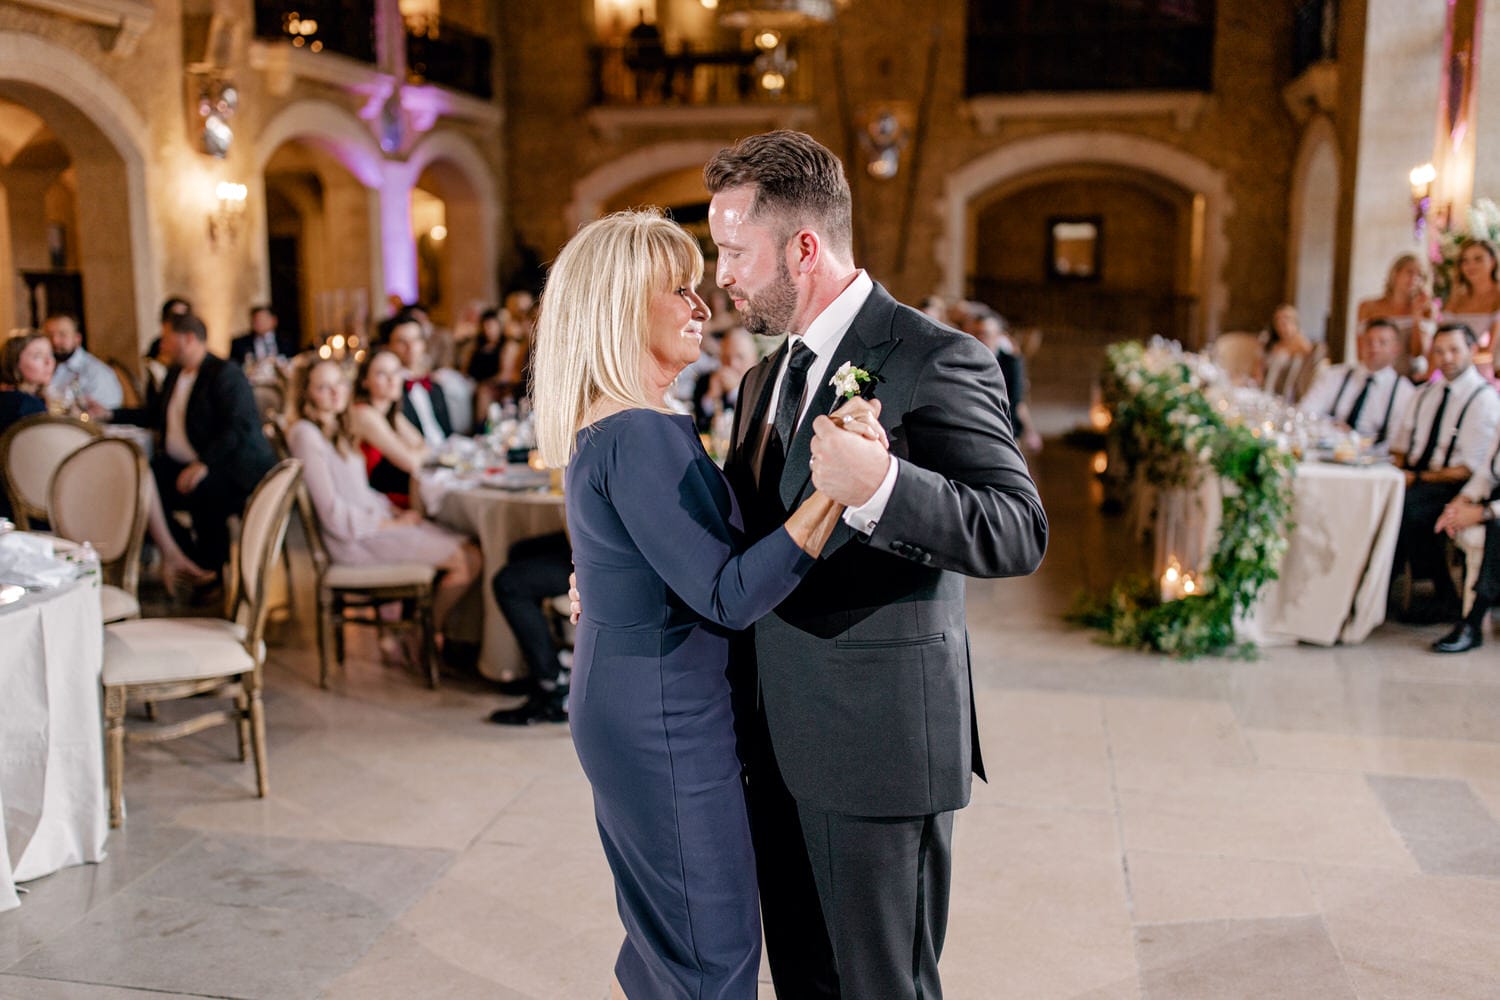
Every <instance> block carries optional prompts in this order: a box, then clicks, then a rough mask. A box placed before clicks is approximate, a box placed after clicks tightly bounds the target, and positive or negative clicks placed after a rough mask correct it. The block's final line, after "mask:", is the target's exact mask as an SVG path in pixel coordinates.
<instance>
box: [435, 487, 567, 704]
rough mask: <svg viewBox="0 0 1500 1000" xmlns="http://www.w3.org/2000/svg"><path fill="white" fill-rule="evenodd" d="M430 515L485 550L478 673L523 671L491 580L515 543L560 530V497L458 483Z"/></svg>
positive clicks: (495, 676)
mask: <svg viewBox="0 0 1500 1000" xmlns="http://www.w3.org/2000/svg"><path fill="white" fill-rule="evenodd" d="M434 499H436V498H434ZM434 518H435V520H437V521H438V522H440V523H442V524H446V525H447V526H448V527H450V528H452V529H454V530H455V531H462V532H464V533H465V534H469V535H473V536H474V537H475V538H478V539H479V548H480V550H481V551H482V552H483V553H484V571H483V575H482V576H481V577H480V584H481V586H480V590H481V591H482V593H483V597H482V603H483V625H482V634H481V639H480V650H479V672H480V673H481V674H483V675H484V676H486V677H488V678H490V679H491V680H508V679H510V678H512V677H519V676H521V675H523V674H525V673H526V667H525V665H524V664H523V663H522V661H521V650H520V647H519V646H517V645H516V637H515V635H514V634H513V633H512V632H511V630H510V626H509V625H507V624H506V623H505V617H504V616H503V615H502V614H500V606H499V605H498V604H496V603H495V592H494V589H493V588H492V587H491V586H490V581H491V580H493V579H494V577H495V574H496V573H498V572H499V571H500V567H502V566H504V565H505V561H506V559H507V557H508V556H509V553H510V547H511V546H512V545H514V544H515V543H516V542H519V541H520V540H521V539H523V538H535V537H536V536H538V535H547V534H551V533H552V532H554V531H562V530H563V528H564V523H565V521H566V513H565V511H564V508H563V498H562V497H561V496H560V495H557V494H553V493H535V492H524V493H523V492H512V491H509V490H501V489H493V488H490V487H487V486H461V487H458V488H456V489H451V490H449V491H447V492H446V493H444V494H443V495H442V497H441V499H439V500H438V503H437V511H436V514H435V515H434Z"/></svg>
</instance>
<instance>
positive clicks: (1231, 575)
mask: <svg viewBox="0 0 1500 1000" xmlns="http://www.w3.org/2000/svg"><path fill="white" fill-rule="evenodd" d="M1103 389H1104V399H1105V403H1106V404H1107V405H1108V406H1109V408H1110V410H1111V412H1112V413H1113V416H1114V419H1113V422H1112V423H1111V425H1110V436H1111V440H1112V444H1113V445H1114V446H1115V452H1114V453H1115V455H1116V456H1118V457H1119V458H1122V459H1123V460H1124V462H1125V465H1126V471H1127V473H1128V472H1138V473H1139V474H1140V476H1141V478H1143V479H1144V480H1145V481H1146V482H1147V483H1150V484H1151V485H1152V486H1155V487H1156V488H1158V489H1184V488H1185V489H1191V488H1193V487H1196V486H1197V485H1198V484H1199V481H1200V476H1201V475H1202V473H1203V471H1204V470H1206V469H1211V470H1212V471H1213V473H1214V474H1215V475H1216V476H1218V477H1219V478H1220V480H1221V481H1222V482H1223V483H1224V489H1223V490H1222V493H1223V507H1222V516H1221V520H1220V527H1219V539H1218V548H1217V549H1216V551H1215V552H1214V554H1213V557H1212V558H1211V559H1210V561H1209V566H1208V573H1207V579H1205V580H1204V581H1203V590H1202V592H1201V593H1199V594H1196V595H1193V596H1190V597H1185V598H1182V599H1181V600H1175V601H1166V602H1163V601H1162V600H1161V595H1160V591H1159V590H1158V589H1157V583H1156V581H1155V580H1150V579H1143V578H1139V577H1137V578H1134V579H1131V580H1126V581H1122V582H1121V583H1118V584H1116V585H1115V586H1114V588H1113V589H1112V590H1111V591H1110V592H1109V594H1107V595H1106V596H1105V597H1103V598H1102V599H1101V598H1094V599H1085V600H1084V601H1082V602H1081V603H1080V605H1079V606H1078V607H1076V608H1075V610H1074V611H1073V613H1072V614H1071V615H1070V617H1071V618H1073V619H1074V620H1076V621H1081V622H1083V623H1085V624H1087V625H1090V626H1093V627H1095V628H1099V629H1102V630H1103V631H1104V632H1105V634H1106V639H1107V641H1108V642H1110V643H1113V644H1116V645H1121V646H1132V647H1136V648H1140V649H1148V650H1155V651H1157V652H1162V653H1169V654H1171V655H1174V656H1180V657H1194V656H1201V655H1204V654H1210V653H1212V654H1223V653H1226V652H1228V653H1239V654H1246V653H1248V652H1249V649H1247V648H1246V647H1245V646H1242V645H1240V644H1239V643H1237V641H1236V639H1235V635H1234V618H1235V615H1236V614H1243V613H1244V612H1246V611H1248V610H1249V609H1250V607H1251V606H1252V605H1253V604H1254V603H1255V600H1256V598H1257V597H1258V596H1259V595H1260V592H1261V590H1262V588H1264V587H1265V585H1266V584H1267V583H1269V582H1270V581H1272V580H1274V579H1276V567H1277V566H1278V565H1279V564H1280V561H1281V556H1282V555H1283V553H1285V552H1286V546H1287V535H1288V532H1289V531H1290V524H1289V521H1290V518H1291V511H1292V478H1293V475H1294V470H1295V468H1296V464H1295V461H1294V460H1293V458H1292V456H1291V454H1290V453H1288V452H1287V451H1285V450H1283V449H1282V448H1280V447H1278V446H1277V444H1276V443H1275V442H1274V441H1272V440H1269V439H1267V438H1263V437H1261V436H1260V435H1259V434H1258V433H1257V432H1256V431H1253V430H1251V429H1250V428H1248V427H1245V426H1243V425H1241V424H1238V423H1236V422H1234V421H1233V420H1232V419H1226V418H1225V416H1224V415H1223V414H1221V413H1220V412H1219V410H1218V409H1217V408H1216V407H1215V406H1214V404H1213V402H1211V401H1210V399H1209V397H1208V395H1207V394H1206V393H1205V391H1204V390H1205V386H1204V383H1203V380H1202V379H1201V378H1200V377H1199V375H1198V373H1197V372H1196V371H1194V370H1193V368H1192V367H1191V366H1190V365H1189V364H1188V363H1187V362H1186V360H1184V359H1183V358H1182V357H1180V356H1164V352H1148V351H1147V350H1146V348H1145V347H1144V346H1143V345H1142V344H1140V343H1138V342H1130V343H1122V344H1114V345H1111V346H1110V348H1109V350H1108V352H1107V361H1106V365H1105V370H1104V373H1103Z"/></svg>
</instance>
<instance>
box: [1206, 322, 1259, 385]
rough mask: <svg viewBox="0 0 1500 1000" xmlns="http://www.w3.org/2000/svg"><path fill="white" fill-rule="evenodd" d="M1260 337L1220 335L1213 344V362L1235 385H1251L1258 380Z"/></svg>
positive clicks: (1238, 334) (1237, 334)
mask: <svg viewBox="0 0 1500 1000" xmlns="http://www.w3.org/2000/svg"><path fill="white" fill-rule="evenodd" d="M1261 353H1262V352H1261V346H1260V337H1258V336H1257V335H1255V334H1253V333H1221V334H1219V335H1218V337H1216V338H1215V339H1214V342H1213V360H1214V364H1216V365H1218V366H1219V368H1220V369H1222V370H1223V372H1224V374H1226V375H1228V376H1229V378H1230V380H1231V381H1233V382H1237V383H1245V384H1248V383H1251V382H1254V381H1256V380H1257V379H1258V378H1259V368H1260V358H1261Z"/></svg>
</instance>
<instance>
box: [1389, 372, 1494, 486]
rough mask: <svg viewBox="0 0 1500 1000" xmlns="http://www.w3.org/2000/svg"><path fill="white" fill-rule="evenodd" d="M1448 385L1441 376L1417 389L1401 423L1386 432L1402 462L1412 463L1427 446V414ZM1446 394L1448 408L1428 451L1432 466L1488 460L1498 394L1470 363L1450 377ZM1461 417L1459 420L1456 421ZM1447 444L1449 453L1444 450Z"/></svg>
mask: <svg viewBox="0 0 1500 1000" xmlns="http://www.w3.org/2000/svg"><path fill="white" fill-rule="evenodd" d="M1445 386H1449V383H1448V382H1446V381H1445V380H1444V379H1443V378H1442V377H1441V376H1439V377H1438V379H1437V380H1436V381H1433V382H1429V383H1427V384H1426V385H1425V386H1423V387H1422V388H1421V389H1419V390H1418V391H1417V397H1416V399H1415V400H1414V401H1413V402H1412V405H1411V406H1410V407H1408V408H1407V411H1406V416H1405V417H1404V418H1403V419H1402V421H1401V424H1400V425H1399V426H1398V427H1397V428H1396V429H1395V430H1393V431H1392V432H1391V437H1390V445H1391V450H1392V451H1404V452H1405V453H1406V461H1407V463H1408V464H1410V463H1413V462H1415V461H1416V460H1417V459H1418V458H1419V457H1420V456H1421V454H1422V452H1423V451H1424V450H1425V449H1426V448H1427V435H1428V433H1429V432H1430V431H1431V429H1432V417H1433V415H1434V414H1435V413H1437V410H1438V406H1440V405H1441V400H1442V398H1443V389H1444V387H1445ZM1451 389H1452V391H1451V392H1450V393H1449V394H1448V408H1447V409H1445V410H1444V411H1443V422H1442V425H1441V426H1440V427H1439V428H1438V442H1437V448H1436V449H1435V450H1434V451H1433V453H1432V466H1431V467H1432V468H1434V469H1442V468H1452V467H1455V466H1460V465H1462V466H1466V467H1467V468H1469V469H1478V468H1480V467H1482V466H1484V465H1487V464H1488V462H1489V457H1490V451H1489V445H1490V442H1491V441H1492V440H1493V439H1494V437H1495V430H1496V428H1497V427H1500V393H1496V392H1495V389H1494V387H1493V386H1491V385H1490V384H1489V383H1488V382H1486V381H1485V380H1484V376H1482V375H1480V374H1479V372H1477V371H1476V370H1475V369H1474V366H1473V365H1470V366H1469V367H1468V368H1465V369H1464V371H1463V373H1462V374H1461V375H1459V376H1458V378H1456V379H1454V380H1453V382H1452V384H1451ZM1460 417H1462V419H1463V423H1462V424H1460V423H1459V418H1460ZM1450 449H1451V454H1450Z"/></svg>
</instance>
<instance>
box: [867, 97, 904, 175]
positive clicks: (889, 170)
mask: <svg viewBox="0 0 1500 1000" xmlns="http://www.w3.org/2000/svg"><path fill="white" fill-rule="evenodd" d="M859 142H860V145H861V146H863V147H864V150H865V160H866V162H865V171H866V172H867V173H868V174H869V175H870V176H871V177H873V178H875V179H876V180H881V181H888V180H890V179H891V178H893V177H895V176H896V174H897V173H898V172H900V170H901V151H902V150H903V149H905V148H906V142H907V136H906V126H905V125H903V124H901V119H900V118H899V117H898V116H897V114H896V112H895V111H894V110H891V109H885V110H882V111H879V112H877V113H875V114H874V115H872V116H871V117H870V121H869V123H868V124H867V125H866V126H865V130H864V131H863V132H861V133H860V136H859Z"/></svg>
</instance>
